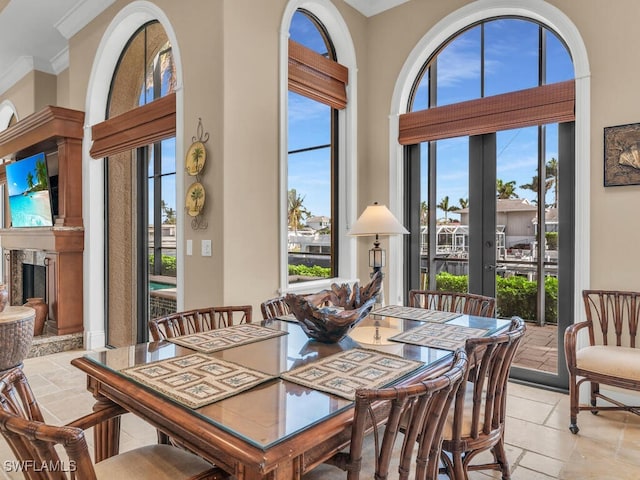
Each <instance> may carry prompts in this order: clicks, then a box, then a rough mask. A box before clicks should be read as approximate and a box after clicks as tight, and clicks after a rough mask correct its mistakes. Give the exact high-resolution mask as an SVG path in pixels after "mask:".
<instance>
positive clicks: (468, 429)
mask: <svg viewBox="0 0 640 480" xmlns="http://www.w3.org/2000/svg"><path fill="white" fill-rule="evenodd" d="M524 332H525V324H524V321H523V320H522V319H521V318H518V317H514V318H513V319H512V321H511V325H510V327H509V331H508V332H507V333H503V334H497V335H493V336H490V337H481V338H470V339H468V340H467V342H466V346H465V350H466V352H467V356H468V358H469V365H470V368H469V369H468V370H467V372H468V373H467V375H465V378H464V380H463V382H462V384H461V385H460V388H459V390H458V393H457V395H456V399H455V403H454V406H453V408H452V410H451V411H450V412H449V416H448V418H447V422H446V425H445V427H444V431H443V439H444V440H443V442H442V455H441V458H442V463H443V465H444V471H445V472H446V473H447V475H448V476H449V478H451V479H452V480H463V479H464V480H466V479H468V478H469V477H468V472H469V471H472V470H486V469H492V470H500V471H501V472H502V478H503V480H508V479H509V478H511V476H510V475H511V474H510V471H509V462H508V461H507V456H506V453H505V449H504V425H505V415H506V405H507V384H508V382H507V381H508V380H509V370H510V369H511V363H512V361H513V357H514V355H515V353H516V350H517V348H518V345H519V343H520V340H521V339H522V337H523V336H524ZM485 450H490V451H491V453H492V454H493V460H494V461H493V462H491V463H485V464H473V465H472V464H471V461H472V460H473V458H474V457H475V456H476V455H477V454H479V453H481V452H483V451H485Z"/></svg>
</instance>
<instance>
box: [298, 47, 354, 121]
mask: <svg viewBox="0 0 640 480" xmlns="http://www.w3.org/2000/svg"><path fill="white" fill-rule="evenodd" d="M347 83H349V69H348V68H347V67H345V66H344V65H340V64H339V63H338V62H336V61H334V60H330V59H328V58H325V57H323V56H322V55H320V54H319V53H316V52H314V51H313V50H311V49H309V48H307V47H305V46H304V45H301V44H299V43H297V42H294V41H293V40H289V90H291V91H292V92H296V93H299V94H300V95H303V96H305V97H308V98H311V99H313V100H317V101H318V102H321V103H324V104H325V105H329V106H330V107H333V108H337V109H342V108H345V107H346V106H347V88H346V85H347Z"/></svg>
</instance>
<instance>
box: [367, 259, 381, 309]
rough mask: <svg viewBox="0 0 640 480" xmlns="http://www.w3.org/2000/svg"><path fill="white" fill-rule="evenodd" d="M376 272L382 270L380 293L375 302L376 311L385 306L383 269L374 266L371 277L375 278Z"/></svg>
mask: <svg viewBox="0 0 640 480" xmlns="http://www.w3.org/2000/svg"><path fill="white" fill-rule="evenodd" d="M376 272H380V277H381V279H380V293H378V295H377V297H376V301H375V303H374V304H373V310H374V311H375V310H378V309H379V308H382V307H384V273H382V269H380V268H374V269H373V271H372V272H371V273H370V274H369V277H370V278H373V276H374V275H375V274H376Z"/></svg>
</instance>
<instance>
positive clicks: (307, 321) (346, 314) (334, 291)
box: [284, 272, 382, 343]
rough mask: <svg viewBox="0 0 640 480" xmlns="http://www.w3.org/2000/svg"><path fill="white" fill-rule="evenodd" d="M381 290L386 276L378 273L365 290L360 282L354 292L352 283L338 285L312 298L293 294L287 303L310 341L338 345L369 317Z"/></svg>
mask: <svg viewBox="0 0 640 480" xmlns="http://www.w3.org/2000/svg"><path fill="white" fill-rule="evenodd" d="M381 288H382V273H380V272H376V273H375V274H374V275H373V277H372V279H371V282H369V283H368V284H367V285H366V286H364V287H360V286H358V283H357V282H356V283H355V284H354V285H353V290H352V289H351V287H350V286H349V284H346V283H344V284H342V285H340V286H338V285H337V284H335V283H334V284H332V285H331V289H330V290H323V291H321V292H319V293H316V294H312V295H296V294H293V293H289V294H287V295H286V296H285V298H284V300H285V302H287V305H289V308H290V309H291V313H293V314H294V316H295V317H296V319H297V320H298V322H299V323H300V327H301V328H302V330H304V333H306V334H307V336H308V337H309V338H310V339H312V340H317V341H318V342H323V343H336V342H339V341H340V340H342V339H343V338H344V337H345V336H346V335H347V333H349V330H351V329H352V328H353V327H355V326H356V325H357V324H358V322H360V321H361V320H362V319H364V318H365V317H366V316H367V315H369V312H371V309H373V305H374V304H375V302H376V299H377V297H378V294H379V293H380V289H381Z"/></svg>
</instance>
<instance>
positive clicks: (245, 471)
mask: <svg viewBox="0 0 640 480" xmlns="http://www.w3.org/2000/svg"><path fill="white" fill-rule="evenodd" d="M405 310H406V311H410V310H411V309H409V308H407V309H405ZM405 310H402V311H405ZM400 313H402V312H400ZM400 313H397V312H396V313H394V312H391V314H392V315H397V316H388V315H378V314H371V315H369V316H368V317H366V318H365V319H364V320H362V321H361V322H360V323H359V324H358V325H357V326H355V327H354V328H353V329H352V330H351V331H350V332H349V334H348V335H347V336H346V337H345V338H344V339H342V340H341V341H340V342H338V343H321V342H317V341H314V340H310V339H309V338H308V337H307V336H306V334H305V333H304V331H303V330H302V329H301V328H300V326H299V324H298V323H297V322H296V321H295V319H291V318H290V317H285V318H281V319H280V318H275V319H272V320H266V321H264V322H262V323H261V324H246V325H256V326H258V325H259V326H260V327H262V328H264V329H268V331H267V330H264V331H263V330H259V329H257V328H256V329H255V331H253V330H249V329H247V328H245V329H244V330H243V329H238V330H237V331H234V332H235V333H237V335H236V334H234V335H231V336H230V335H227V337H225V338H224V340H225V341H224V342H223V343H222V344H220V343H219V342H218V338H217V337H216V338H213V336H209V337H202V336H200V337H198V338H197V339H196V340H197V341H196V340H194V337H192V336H190V337H189V338H187V337H185V338H182V339H181V338H180V337H177V338H176V339H168V340H163V341H160V342H149V343H142V344H137V345H132V346H128V347H120V348H113V349H106V350H104V351H96V352H90V353H86V354H84V355H83V356H81V357H79V358H75V359H73V360H72V361H71V363H72V365H74V366H75V367H77V368H79V369H80V370H81V371H82V372H84V373H85V374H86V376H87V388H88V390H89V391H90V392H91V393H92V394H93V396H94V398H95V400H96V403H95V405H94V410H99V409H101V408H105V407H107V406H110V405H112V404H113V403H115V404H118V405H120V406H121V407H123V408H124V409H125V410H127V411H128V412H130V413H132V414H134V415H136V416H138V417H140V418H142V419H144V420H145V421H146V422H148V423H149V424H151V425H153V426H154V427H155V428H157V429H158V431H159V432H162V434H164V435H166V436H168V437H170V438H171V439H172V441H174V442H176V443H177V444H179V445H182V446H183V447H185V448H187V449H189V450H191V451H193V452H195V453H196V454H198V455H200V456H201V457H203V458H205V459H207V460H208V461H210V462H212V463H214V464H216V465H218V466H220V467H221V468H223V469H224V470H225V471H227V472H229V473H231V474H233V475H234V476H235V478H237V479H238V480H256V479H261V480H264V479H268V480H284V479H286V480H298V479H300V478H301V477H302V475H304V474H305V473H306V472H308V471H310V470H311V469H313V468H314V467H315V466H317V465H319V464H320V463H322V462H324V461H326V460H327V459H328V458H330V457H331V456H332V455H334V454H335V453H336V452H338V451H339V450H341V449H343V448H345V447H347V446H348V444H349V440H350V434H351V432H350V427H351V422H352V420H353V412H354V408H353V406H354V401H353V391H350V392H349V391H347V390H344V391H341V390H340V389H342V388H345V389H347V387H350V388H352V390H353V389H354V388H358V387H359V386H362V385H361V384H360V383H358V382H357V378H356V377H357V375H354V374H351V373H349V374H345V375H344V376H343V377H340V378H338V379H336V378H332V379H331V381H327V382H323V381H322V379H321V374H319V373H318V372H325V373H326V369H325V368H324V367H326V366H328V365H330V364H331V363H333V364H336V365H338V364H339V365H341V366H342V365H343V364H344V362H343V360H344V361H346V360H348V357H351V359H353V358H356V357H355V356H354V355H356V354H358V355H360V357H358V358H364V356H367V355H369V354H372V355H375V356H380V357H381V358H382V359H383V360H384V362H379V364H380V365H383V363H384V364H385V365H396V364H398V365H400V364H403V365H405V366H406V367H407V368H408V370H407V369H406V368H405V370H401V369H398V370H397V371H396V372H395V375H393V374H392V376H391V377H384V376H382V377H381V381H382V382H383V383H381V384H380V383H379V384H377V385H376V387H385V386H390V385H398V386H400V385H406V384H408V383H410V382H415V381H416V380H420V379H424V378H428V377H432V376H435V375H437V374H438V373H440V372H442V371H444V370H446V369H447V368H449V366H450V364H451V360H452V357H453V351H454V349H455V348H456V345H457V346H461V345H464V335H465V334H467V335H468V336H478V335H480V336H485V335H492V334H494V333H497V332H500V331H502V330H504V329H506V328H507V327H508V325H509V324H510V320H507V319H497V318H486V317H475V316H469V315H460V314H456V315H452V316H450V317H446V318H445V317H443V318H440V317H434V319H435V322H433V323H431V322H429V321H428V319H426V320H425V319H420V320H415V319H411V318H408V317H411V315H401V314H400ZM436 313H437V312H436ZM402 317H404V318H402ZM432 327H433V328H432ZM227 328H234V327H227ZM438 328H446V329H449V330H451V332H454V331H455V334H454V335H453V336H451V338H450V343H448V344H446V343H444V344H440V343H439V342H438V339H437V338H436V339H435V340H436V343H435V344H433V343H431V344H430V343H429V341H430V340H429V338H431V337H429V335H431V336H434V335H435V336H437V335H438V332H439V330H437V329H438ZM425 329H426V330H425ZM433 329H436V330H433ZM220 330H226V329H219V330H218V331H217V333H216V334H215V335H222V334H224V333H225V332H221V331H220ZM432 330H433V331H432ZM274 331H275V333H274ZM264 332H267V335H265V336H263V337H261V336H260V335H262V334H263V333H264ZM434 332H435V333H434ZM461 332H462V333H461ZM227 333H229V332H227ZM231 333H233V332H231ZM245 333H248V334H255V335H257V336H258V337H259V338H257V339H253V340H252V341H246V340H242V338H243V337H242V335H244V334H245ZM419 333H420V335H419ZM241 334H242V335H241ZM425 335H427V343H426V344H425V343H421V342H422V341H423V340H422V339H423V338H424V336H425ZM230 339H239V340H238V341H237V343H233V342H232V341H230ZM181 340H182V341H181ZM213 340H215V341H213ZM433 340H434V339H433V338H431V341H433ZM448 341H449V340H448ZM456 342H457V344H456ZM202 345H205V346H206V345H222V346H218V347H214V348H212V349H210V350H209V351H207V350H202V349H201V347H202ZM433 345H437V346H433ZM336 359H339V360H340V362H337V361H335V360H336ZM378 360H379V359H378ZM390 362H391V363H390ZM202 365H204V366H205V367H203V368H200V366H202ZM190 368H193V369H195V370H190ZM198 368H200V369H199V370H198ZM230 368H231V369H240V370H241V371H239V372H235V373H236V374H237V375H235V376H234V377H233V382H235V383H234V385H235V386H239V387H241V388H239V389H238V390H237V391H229V392H225V391H224V390H225V385H220V384H217V383H216V382H218V381H219V380H220V378H222V377H223V376H224V375H219V372H221V371H222V370H225V371H227V370H229V369H230ZM393 369H395V367H393ZM371 371H375V372H378V371H379V369H370V370H369V372H371ZM190 372H196V373H194V375H195V376H198V375H200V374H201V373H202V374H203V375H205V376H204V377H203V378H204V380H203V381H202V382H201V383H199V384H198V385H199V386H198V387H197V388H184V389H182V390H180V384H181V382H182V383H184V382H187V381H191V380H192V379H193V378H194V376H193V375H191V373H190ZM198 372H199V373H198ZM206 373H211V374H212V376H210V377H206ZM214 373H215V375H213V374H214ZM323 374H324V373H323ZM299 379H302V381H298V380H299ZM183 381H184V382H183ZM196 383H197V382H196ZM228 383H229V382H228ZM324 383H327V384H329V383H331V385H332V386H333V387H334V388H337V390H335V391H333V390H326V389H323V388H321V384H323V385H324ZM167 385H169V387H167ZM202 385H204V386H202ZM226 386H228V385H226ZM173 387H175V388H176V391H178V390H180V391H179V392H178V393H176V391H171V388H173ZM185 392H186V393H185ZM345 392H346V394H345ZM187 393H188V395H187ZM209 394H211V395H213V397H211V398H214V399H215V400H213V401H211V398H208V397H207V395H209ZM216 395H217V396H216ZM119 436H120V417H117V418H113V419H110V420H107V421H105V422H103V423H102V424H100V425H98V426H96V427H95V429H94V440H95V461H96V462H99V461H100V460H103V459H105V458H108V457H110V456H112V455H115V454H117V453H118V450H119Z"/></svg>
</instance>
